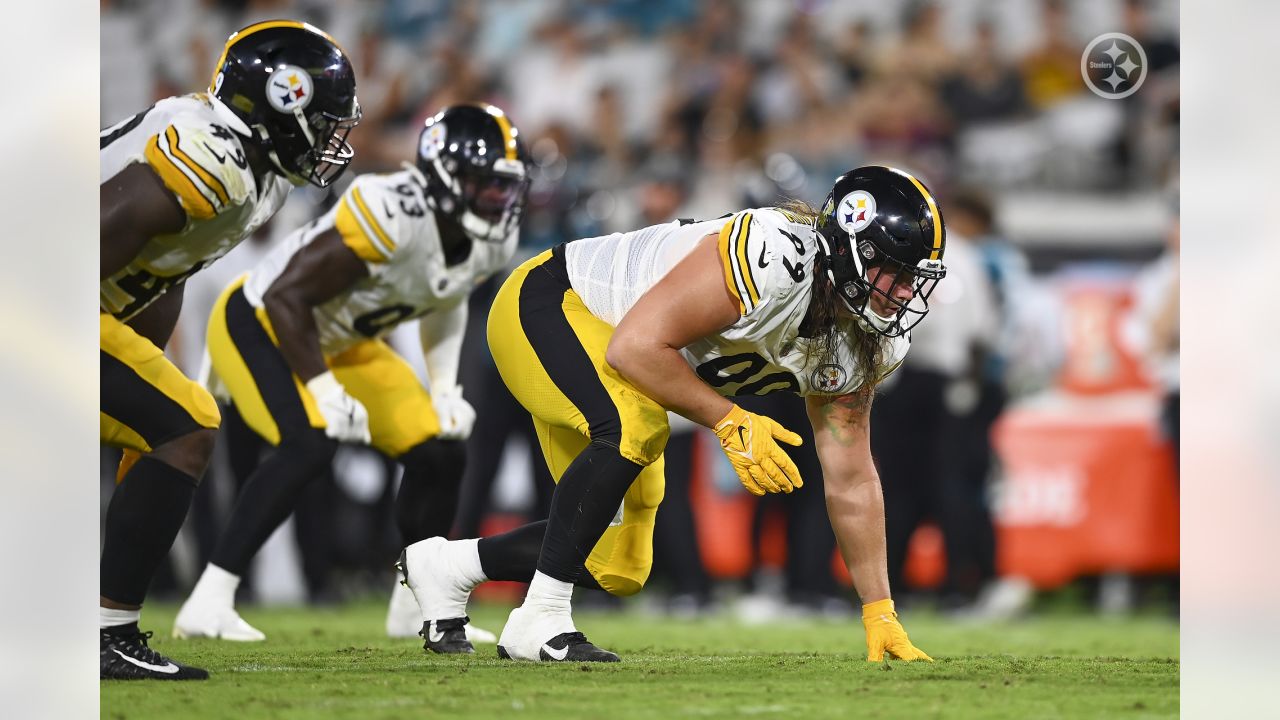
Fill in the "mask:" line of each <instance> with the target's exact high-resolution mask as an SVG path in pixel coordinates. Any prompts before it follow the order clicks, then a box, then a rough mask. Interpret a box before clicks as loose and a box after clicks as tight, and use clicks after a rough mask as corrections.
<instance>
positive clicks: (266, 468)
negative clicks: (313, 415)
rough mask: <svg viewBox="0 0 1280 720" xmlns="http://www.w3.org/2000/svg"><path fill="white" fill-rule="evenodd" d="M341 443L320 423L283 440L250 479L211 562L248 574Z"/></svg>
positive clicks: (234, 572) (324, 469)
mask: <svg viewBox="0 0 1280 720" xmlns="http://www.w3.org/2000/svg"><path fill="white" fill-rule="evenodd" d="M337 449H338V444H337V442H335V441H334V440H332V439H330V438H328V437H326V436H325V434H324V431H323V430H318V429H314V428H312V429H310V430H309V431H308V432H305V433H299V434H297V435H294V436H293V437H291V438H288V439H286V440H284V441H283V442H281V443H280V445H278V446H277V447H276V448H275V450H273V451H272V452H271V454H270V455H269V456H267V459H266V460H263V461H262V464H261V465H259V466H258V468H257V469H256V470H254V471H253V474H252V475H250V476H249V480H248V481H247V482H245V485H244V489H243V490H241V491H240V497H239V498H238V499H237V500H236V506H235V509H234V510H232V512H231V520H230V522H228V523H227V527H226V529H225V530H223V531H222V535H221V536H220V537H219V538H218V546H217V547H216V548H214V550H213V555H212V556H210V562H212V563H213V564H214V565H217V566H218V567H220V568H222V569H223V570H226V571H227V572H229V573H233V574H235V575H244V573H245V571H246V570H248V569H249V562H250V561H251V560H253V556H254V555H255V554H257V552H258V550H259V549H260V548H261V547H262V545H263V543H265V542H266V541H267V538H269V537H271V533H273V532H275V530H276V528H278V527H280V524H281V523H283V522H284V521H285V519H286V518H288V517H289V513H291V512H293V507H294V505H295V504H296V502H297V499H298V494H299V493H300V492H301V491H302V488H303V487H304V486H306V484H307V483H309V482H311V480H313V479H314V478H316V477H318V476H320V475H322V474H323V473H324V472H325V471H326V470H327V469H328V467H329V464H330V462H331V461H332V460H333V454H334V452H336V451H337Z"/></svg>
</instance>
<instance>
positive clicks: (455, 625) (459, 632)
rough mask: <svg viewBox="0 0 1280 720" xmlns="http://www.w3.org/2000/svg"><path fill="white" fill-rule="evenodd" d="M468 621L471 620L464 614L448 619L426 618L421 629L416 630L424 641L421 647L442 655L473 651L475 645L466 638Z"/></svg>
mask: <svg viewBox="0 0 1280 720" xmlns="http://www.w3.org/2000/svg"><path fill="white" fill-rule="evenodd" d="M468 622H471V619H470V618H468V617H465V616H464V617H460V618H451V619H449V620H428V621H426V622H424V623H422V629H421V630H419V631H418V634H419V635H421V636H422V637H423V639H424V640H425V641H426V642H424V643H423V644H422V649H423V650H429V651H431V652H436V653H441V654H443V655H458V654H462V653H473V652H475V651H476V648H475V646H474V645H472V644H471V641H470V640H468V639H467V623H468Z"/></svg>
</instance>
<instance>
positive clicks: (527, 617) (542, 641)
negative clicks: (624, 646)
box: [498, 605, 619, 662]
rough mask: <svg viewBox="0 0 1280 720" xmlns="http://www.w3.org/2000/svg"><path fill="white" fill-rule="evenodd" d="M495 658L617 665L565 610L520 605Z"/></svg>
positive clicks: (509, 621)
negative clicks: (575, 624) (611, 663)
mask: <svg viewBox="0 0 1280 720" xmlns="http://www.w3.org/2000/svg"><path fill="white" fill-rule="evenodd" d="M498 657H500V658H503V659H504V660H532V661H533V662H618V660H619V658H618V656H617V655H615V654H614V653H611V652H609V651H608V650H603V649H601V648H598V647H596V646H595V645H592V644H591V641H589V640H587V637H586V636H585V635H583V634H582V633H580V632H578V629H577V628H576V627H574V625H573V616H572V615H570V614H569V613H568V612H567V611H560V612H554V611H548V610H545V609H543V608H540V607H536V606H535V607H525V606H523V605H522V606H520V607H518V608H516V609H514V610H512V611H511V615H510V616H509V617H508V618H507V624H506V625H505V626H503V628H502V637H501V638H500V639H499V640H498Z"/></svg>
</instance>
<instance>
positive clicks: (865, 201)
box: [836, 190, 876, 235]
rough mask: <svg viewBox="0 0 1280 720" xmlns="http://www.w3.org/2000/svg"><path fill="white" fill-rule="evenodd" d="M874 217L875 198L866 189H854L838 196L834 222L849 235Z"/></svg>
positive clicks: (863, 226)
mask: <svg viewBox="0 0 1280 720" xmlns="http://www.w3.org/2000/svg"><path fill="white" fill-rule="evenodd" d="M875 217H876V199H875V198H874V197H873V196H872V195H871V193H869V192H867V191H866V190H854V191H853V192H851V193H849V194H848V195H845V196H844V197H842V198H840V205H839V207H837V208H836V222H837V223H838V224H839V225H840V227H841V228H843V229H844V231H845V232H847V233H849V234H850V235H855V234H857V233H858V232H860V231H861V230H862V229H863V228H865V227H866V226H868V225H870V224H871V221H872V220H874V219H875Z"/></svg>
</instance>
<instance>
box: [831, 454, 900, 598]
mask: <svg viewBox="0 0 1280 720" xmlns="http://www.w3.org/2000/svg"><path fill="white" fill-rule="evenodd" d="M824 474H825V473H824ZM833 480H834V481H833ZM825 485H826V496H827V515H828V516H829V517H830V518H831V527H832V529H833V530H834V531H835V535H836V542H837V543H838V544H839V545H840V555H841V556H842V557H843V558H844V563H845V566H846V567H848V568H849V576H850V577H851V578H853V587H854V590H856V591H857V593H858V597H860V598H861V599H862V602H863V604H866V603H870V602H875V601H876V600H883V599H885V598H887V597H889V566H888V561H887V559H886V556H885V552H886V551H885V530H884V495H883V493H882V491H881V488H880V478H879V477H878V476H877V475H876V472H875V469H874V468H871V469H869V470H864V471H861V472H859V473H856V474H855V475H853V476H852V477H848V476H847V477H846V479H845V480H844V481H840V480H838V479H836V478H832V477H831V476H829V475H828V476H827V481H826V483H825Z"/></svg>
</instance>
